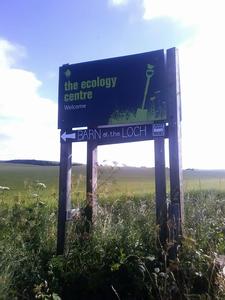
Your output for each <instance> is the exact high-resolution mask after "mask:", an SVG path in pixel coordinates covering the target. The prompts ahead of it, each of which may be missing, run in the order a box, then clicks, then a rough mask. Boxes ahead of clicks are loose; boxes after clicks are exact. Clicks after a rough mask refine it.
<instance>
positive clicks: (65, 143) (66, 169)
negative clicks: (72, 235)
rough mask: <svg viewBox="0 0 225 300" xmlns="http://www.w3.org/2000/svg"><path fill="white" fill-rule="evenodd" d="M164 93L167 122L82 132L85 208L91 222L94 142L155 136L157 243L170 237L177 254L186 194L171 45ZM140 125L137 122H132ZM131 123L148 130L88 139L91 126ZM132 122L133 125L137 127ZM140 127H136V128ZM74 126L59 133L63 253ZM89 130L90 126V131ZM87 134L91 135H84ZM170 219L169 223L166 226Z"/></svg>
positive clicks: (94, 211) (174, 55)
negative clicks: (84, 164) (168, 195)
mask: <svg viewBox="0 0 225 300" xmlns="http://www.w3.org/2000/svg"><path fill="white" fill-rule="evenodd" d="M164 71H165V75H166V99H167V120H165V122H154V123H153V124H143V123H139V124H135V125H131V124H129V125H126V126H124V125H123V126H115V127H97V126H96V127H92V128H91V127H88V128H87V129H81V130H80V132H81V133H82V134H83V135H84V133H85V132H86V135H85V138H83V141H87V178H86V193H87V201H86V203H87V205H86V208H85V211H86V218H87V221H88V223H87V224H89V225H90V224H92V223H94V221H95V219H96V216H97V197H96V189H97V147H98V146H99V145H106V144H113V143H124V142H134V141H143V140H153V141H154V150H155V151H154V152H155V195H156V224H157V225H158V226H159V243H160V245H161V246H163V247H165V249H166V247H167V246H166V245H167V244H168V243H172V245H173V246H172V247H170V250H169V259H174V258H176V256H177V249H178V245H179V243H180V238H181V237H182V234H183V228H182V226H183V222H184V198H183V177H182V159H181V158H182V154H181V97H180V81H179V80H180V79H179V78H180V77H179V62H178V50H177V49H176V48H171V49H167V50H166V67H165V70H164ZM135 126H139V127H135ZM127 128H131V129H130V130H133V132H135V130H136V133H137V132H138V131H137V130H139V133H140V131H141V129H143V128H145V129H146V134H145V135H144V136H143V135H141V134H139V135H138V134H136V135H138V136H135V134H133V135H132V136H129V137H128V138H126V139H124V138H123V137H122V136H121V134H120V135H119V136H110V134H109V136H108V137H106V138H104V139H102V138H95V139H91V138H90V134H89V135H88V134H87V132H89V133H90V130H97V132H98V131H99V130H101V131H103V132H108V133H110V132H121V131H122V130H126V129H127ZM135 128H136V129H135ZM138 128H139V129H138ZM77 134H78V130H73V128H72V127H70V128H61V133H60V145H61V151H60V153H61V154H60V175H59V211H58V231H57V254H58V255H62V254H63V253H64V246H65V243H66V240H65V237H66V222H67V215H68V214H69V213H68V212H69V211H70V210H71V176H72V175H71V173H72V142H77V140H76V135H77ZM92 136H93V131H92ZM88 137H89V138H88ZM165 139H168V140H169V164H170V173H169V176H170V204H169V206H168V204H167V194H166V168H165ZM168 224H170V225H169V229H168Z"/></svg>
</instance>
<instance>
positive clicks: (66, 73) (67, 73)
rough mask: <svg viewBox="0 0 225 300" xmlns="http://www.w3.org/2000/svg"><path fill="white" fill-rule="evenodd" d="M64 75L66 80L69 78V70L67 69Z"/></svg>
mask: <svg viewBox="0 0 225 300" xmlns="http://www.w3.org/2000/svg"><path fill="white" fill-rule="evenodd" d="M64 74H65V76H66V78H69V77H70V76H71V71H70V69H67V70H66V71H65V73H64Z"/></svg>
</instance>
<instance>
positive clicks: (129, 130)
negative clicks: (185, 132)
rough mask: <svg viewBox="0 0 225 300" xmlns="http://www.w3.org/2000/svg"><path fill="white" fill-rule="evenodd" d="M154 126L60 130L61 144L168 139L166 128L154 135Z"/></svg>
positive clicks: (100, 143) (163, 126) (162, 126)
mask: <svg viewBox="0 0 225 300" xmlns="http://www.w3.org/2000/svg"><path fill="white" fill-rule="evenodd" d="M155 125H156V124H153V125H152V124H141V125H128V126H117V127H102V128H87V129H77V130H69V131H64V130H62V134H61V142H62V143H69V142H88V141H95V142H96V143H97V144H98V145H105V144H113V143H124V142H134V141H143V140H150V139H154V138H155V137H157V136H163V137H165V138H166V137H168V130H167V126H165V125H164V124H157V125H160V126H159V128H163V130H160V134H158V132H157V135H156V134H155Z"/></svg>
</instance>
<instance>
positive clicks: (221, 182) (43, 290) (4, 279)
mask: <svg viewBox="0 0 225 300" xmlns="http://www.w3.org/2000/svg"><path fill="white" fill-rule="evenodd" d="M166 172H167V177H168V170H166ZM98 176H99V179H98V185H99V190H98V193H99V208H98V209H99V210H98V218H97V220H96V224H95V226H94V230H93V231H91V232H88V233H87V231H86V228H87V227H86V224H87V223H86V220H85V217H83V216H80V217H78V218H76V219H74V220H73V222H69V223H68V224H67V238H66V249H65V254H64V255H63V256H56V252H55V250H56V228H57V222H56V220H57V204H58V167H56V166H51V167H49V166H32V165H21V164H9V163H0V186H1V187H9V190H8V189H3V188H1V189H0V300H20V299H21V300H32V299H45V300H47V299H52V300H59V299H62V300H73V299H78V300H86V299H88V300H101V299H107V300H113V299H117V300H118V299H120V300H131V299H132V300H148V299H156V300H158V299H159V300H173V299H174V300H175V299H181V300H183V299H187V300H192V299H193V300H194V299H218V300H220V299H225V296H224V295H225V274H224V273H223V270H222V268H221V267H220V266H219V264H218V259H220V257H221V255H225V229H224V228H225V171H210V170H208V171H202V170H185V171H184V189H185V199H184V200H185V224H184V228H185V235H184V236H183V238H182V244H181V245H182V247H180V248H179V251H178V259H175V260H171V261H170V260H168V251H169V249H170V248H171V247H172V246H173V245H174V244H175V243H176V241H174V240H172V239H168V241H167V244H166V246H165V247H162V245H160V243H159V240H158V233H159V231H158V227H157V226H156V225H155V199H154V170H153V169H148V168H130V167H124V168H117V167H99V170H98ZM167 185H168V187H169V182H167ZM72 188H73V189H72V190H73V192H72V199H73V202H74V205H76V204H77V203H76V202H79V203H81V202H83V201H84V200H85V167H84V166H75V167H73V180H72ZM168 191H169V189H168ZM170 226H171V225H170V220H169V221H168V230H169V231H170V230H171V229H170V228H171V227H170ZM74 295H76V298H74Z"/></svg>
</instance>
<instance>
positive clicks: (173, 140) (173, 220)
mask: <svg viewBox="0 0 225 300" xmlns="http://www.w3.org/2000/svg"><path fill="white" fill-rule="evenodd" d="M167 95H168V119H169V120H168V121H169V160H170V197H171V203H170V209H169V220H170V222H169V223H170V228H169V237H170V241H171V242H175V246H174V247H173V249H172V251H171V254H170V256H171V258H174V257H176V254H177V247H176V245H177V243H178V242H179V239H180V237H181V235H182V224H183V221H184V198H183V174H182V161H181V100H180V77H179V65H178V53H177V49H176V48H172V49H168V50H167Z"/></svg>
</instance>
